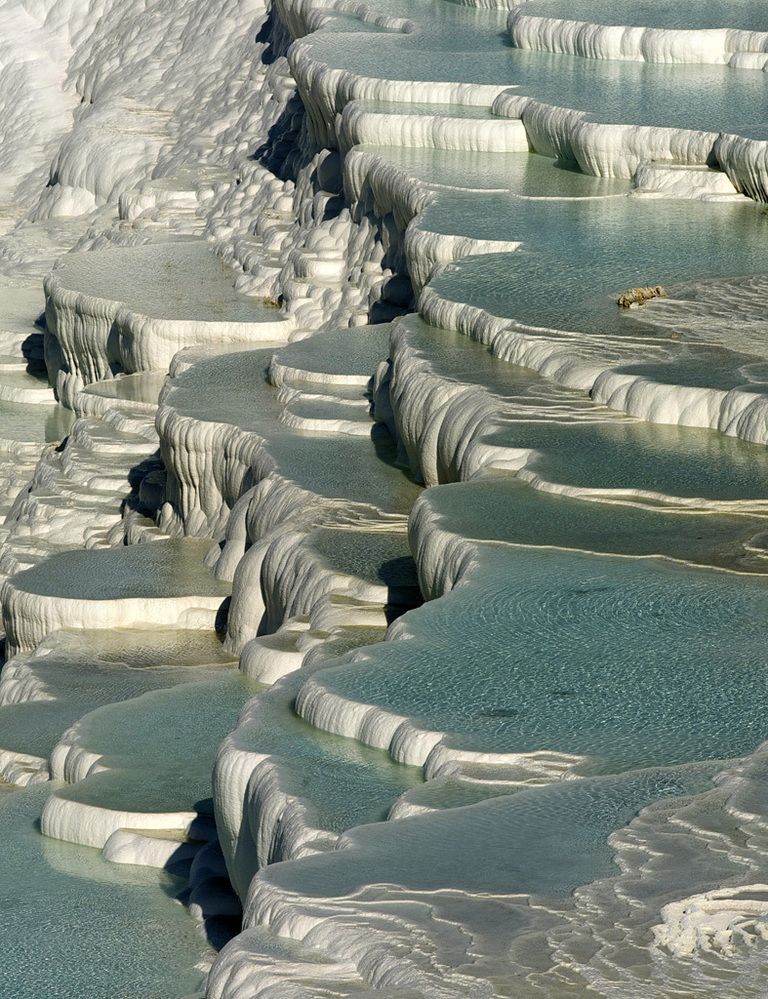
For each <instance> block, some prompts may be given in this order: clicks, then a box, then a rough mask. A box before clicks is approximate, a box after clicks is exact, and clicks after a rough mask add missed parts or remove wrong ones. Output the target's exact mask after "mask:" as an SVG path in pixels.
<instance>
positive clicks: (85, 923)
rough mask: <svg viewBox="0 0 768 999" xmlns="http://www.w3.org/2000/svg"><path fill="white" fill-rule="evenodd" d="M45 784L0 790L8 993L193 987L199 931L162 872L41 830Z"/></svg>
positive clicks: (157, 994) (61, 997) (59, 994)
mask: <svg viewBox="0 0 768 999" xmlns="http://www.w3.org/2000/svg"><path fill="white" fill-rule="evenodd" d="M50 793H51V789H50V788H48V787H46V786H39V787H33V788H30V789H29V790H24V791H14V792H10V793H3V794H0V838H1V839H2V843H3V864H2V869H3V875H2V877H0V908H2V911H3V950H4V955H5V959H4V960H3V962H2V966H1V967H0V993H1V994H2V995H3V996H8V997H9V999H10V997H11V996H13V999H42V997H46V999H47V997H51V999H53V997H56V999H84V997H86V996H87V997H88V999H136V997H137V996H141V997H142V999H181V997H182V996H186V995H188V994H189V993H191V992H193V991H195V990H196V989H199V988H200V987H201V983H202V977H203V976H202V973H201V972H199V971H196V970H195V967H194V966H195V964H196V963H198V962H199V961H200V960H201V959H203V958H204V957H206V956H207V955H206V948H205V946H204V943H203V939H202V937H201V936H200V934H199V932H198V930H197V929H196V927H195V925H194V923H193V922H192V920H191V919H190V918H189V915H188V913H187V912H186V910H185V909H184V908H182V906H181V905H179V904H178V903H177V902H175V901H174V900H173V896H174V895H175V894H176V893H178V892H179V891H180V890H181V888H182V884H181V882H178V881H175V880H174V879H173V878H171V877H170V876H169V875H167V874H165V873H163V872H162V871H155V870H152V869H150V868H145V867H122V866H120V867H118V866H116V865H114V864H107V863H105V861H103V860H102V859H101V856H100V854H99V852H98V851H97V850H91V849H87V848H86V847H80V846H73V845H72V844H69V843H66V844H65V843H58V842H56V841H55V840H49V839H45V838H44V837H42V836H41V835H40V833H39V831H38V828H37V820H38V818H39V815H40V812H41V811H42V808H43V805H44V803H45V801H46V799H47V798H48V796H49V795H50Z"/></svg>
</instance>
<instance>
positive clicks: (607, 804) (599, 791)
mask: <svg viewBox="0 0 768 999" xmlns="http://www.w3.org/2000/svg"><path fill="white" fill-rule="evenodd" d="M714 770H715V768H714V766H711V765H710V766H698V767H690V768H689V767H681V768H679V769H677V770H674V769H661V768H659V769H653V770H646V771H643V772H640V773H638V774H632V775H627V776H624V777H608V778H601V779H591V780H584V781H573V782H570V781H566V782H562V783H559V784H555V785H553V786H550V787H546V788H539V789H536V790H533V791H520V792H518V793H517V794H513V795H510V796H505V797H502V798H496V799H492V800H490V801H484V802H481V803H479V804H476V805H471V806H468V807H465V808H459V809H454V810H452V811H450V812H445V811H438V812H436V813H433V814H431V815H428V816H424V817H422V816H419V817H417V818H412V819H402V820H400V821H398V822H397V823H396V824H395V823H393V824H389V823H384V824H378V825H368V826H364V827H363V828H360V829H356V830H355V831H354V832H353V833H352V834H351V835H350V836H349V837H348V842H347V843H346V844H345V848H343V849H341V850H337V851H335V852H334V853H333V854H325V855H322V856H319V857H313V858H311V859H308V860H303V861H301V862H300V863H294V864H280V865H279V866H277V867H274V868H271V869H269V870H268V871H267V872H265V874H263V875H262V877H264V878H265V879H266V880H267V881H269V882H272V883H273V884H275V885H277V886H278V887H279V888H281V889H283V890H287V891H297V892H299V893H300V894H302V895H310V896H320V897H325V898H329V899H338V898H339V897H342V898H343V897H344V896H347V895H350V894H352V893H353V892H355V891H356V890H358V889H360V888H361V887H362V886H364V885H396V886H398V887H399V888H401V889H403V890H404V891H406V892H408V891H413V892H415V893H422V892H429V891H439V890H441V889H443V890H444V889H446V888H452V889H456V890H458V891H461V892H467V893H478V892H482V893H491V894H492V895H495V896H498V895H513V894H516V893H519V892H525V893H527V894H532V895H538V896H548V897H555V898H558V897H559V898H566V897H567V896H568V895H569V894H570V893H571V892H572V891H573V889H574V888H576V887H577V886H578V885H580V884H583V883H584V882H587V881H592V880H594V879H596V878H599V877H608V876H610V875H612V874H616V873H617V870H616V867H615V866H614V864H613V862H612V856H611V850H610V848H609V847H608V845H607V843H606V839H607V837H608V835H609V833H610V832H612V831H613V830H614V829H616V828H619V827H620V826H622V825H624V824H625V823H626V822H628V821H629V820H630V819H631V818H632V817H633V815H635V813H636V812H637V811H638V810H639V809H640V808H642V807H644V806H645V805H648V804H650V803H651V802H652V801H655V800H658V799H659V798H662V797H674V796H678V795H685V794H690V793H695V792H697V791H703V790H705V789H706V788H707V787H709V786H711V785H710V784H709V777H710V776H711V775H712V773H713V772H714ZM438 844H439V848H436V846H437V845H438ZM369 891H370V889H369ZM374 897H375V896H374ZM435 902H437V900H435ZM467 904H469V900H468V902H467ZM497 918H500V919H503V920H504V921H505V922H506V920H507V919H511V918H514V917H512V915H511V913H506V914H505V913H498V915H497ZM498 931H499V935H500V936H501V935H504V932H505V927H504V925H503V923H501V924H499V926H498Z"/></svg>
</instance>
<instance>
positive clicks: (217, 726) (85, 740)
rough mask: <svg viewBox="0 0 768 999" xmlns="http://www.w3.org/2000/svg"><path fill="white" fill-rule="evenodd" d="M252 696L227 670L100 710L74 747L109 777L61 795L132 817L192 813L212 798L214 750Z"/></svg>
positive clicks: (80, 728) (236, 675)
mask: <svg viewBox="0 0 768 999" xmlns="http://www.w3.org/2000/svg"><path fill="white" fill-rule="evenodd" d="M252 693H253V690H252V689H250V688H249V685H248V684H247V682H246V680H245V678H244V677H243V675H242V674H241V673H239V672H238V671H237V670H225V671H220V672H219V673H218V675H215V676H212V677H210V678H208V679H204V680H200V681H199V682H191V683H184V684H179V685H176V686H174V687H171V688H169V689H165V690H154V691H151V692H149V693H147V694H145V695H144V696H143V697H141V698H139V699H134V700H132V701H124V702H122V703H119V704H110V705H106V706H104V707H100V708H97V709H96V710H95V711H93V712H91V714H89V715H87V716H86V717H85V718H83V720H82V721H81V722H80V724H79V725H78V730H77V744H78V745H79V746H80V747H81V748H83V749H85V750H88V751H89V752H92V753H96V754H99V755H100V756H101V757H103V759H102V762H103V764H104V765H105V766H107V767H108V768H109V772H108V773H99V774H95V775H94V776H92V777H88V778H87V779H86V780H84V781H81V782H80V783H78V784H74V785H72V786H69V787H65V788H62V789H61V790H59V791H58V792H57V794H58V795H59V796H61V797H63V798H67V799H68V800H70V801H80V802H84V803H86V804H90V805H97V806H99V807H101V808H114V809H124V810H125V811H131V812H173V811H188V810H192V809H193V807H194V806H195V805H196V804H197V803H199V802H205V801H206V800H207V799H209V798H210V797H211V772H212V770H213V763H214V759H215V756H216V750H217V748H218V746H219V743H220V742H221V740H222V739H223V738H224V736H225V735H227V733H229V732H231V731H232V729H233V728H234V727H235V725H236V724H237V718H238V715H239V714H240V711H241V709H242V707H243V704H244V703H245V702H246V700H247V699H248V697H249V696H250V695H251V694H252ZM204 810H208V809H207V806H204Z"/></svg>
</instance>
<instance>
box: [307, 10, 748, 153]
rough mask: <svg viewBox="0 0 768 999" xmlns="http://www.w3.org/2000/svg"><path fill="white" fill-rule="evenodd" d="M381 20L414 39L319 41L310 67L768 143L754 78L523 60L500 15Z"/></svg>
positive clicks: (723, 70) (725, 72) (325, 34)
mask: <svg viewBox="0 0 768 999" xmlns="http://www.w3.org/2000/svg"><path fill="white" fill-rule="evenodd" d="M386 12H387V13H391V14H397V15H399V16H405V17H408V18H411V19H412V20H414V21H415V22H416V24H417V30H416V31H414V32H413V33H412V34H407V35H403V34H397V33H385V32H380V33H379V34H378V36H377V38H376V44H375V45H371V39H370V32H369V31H365V32H358V31H357V26H355V29H354V33H350V32H347V33H345V34H343V35H339V34H337V33H336V32H334V31H333V30H331V31H327V30H326V31H321V32H319V33H318V34H317V35H315V36H313V37H312V39H311V42H310V44H311V48H312V50H313V52H314V53H315V57H316V58H317V59H319V60H320V61H322V62H324V63H326V64H328V65H330V66H332V67H334V68H342V67H343V68H345V69H349V70H352V71H353V72H355V73H357V74H359V75H361V76H368V77H375V78H381V79H395V80H423V81H431V80H445V81H451V82H453V81H456V82H472V83H480V84H498V85H503V86H507V87H511V86H514V87H516V88H518V89H519V91H520V93H521V94H524V95H526V96H530V97H534V98H536V99H538V100H540V101H543V102H544V103H548V104H555V105H558V106H560V107H567V108H574V109H578V110H583V111H587V112H591V114H592V116H593V117H594V118H595V119H596V120H598V121H607V122H618V123H625V124H647V125H657V126H669V127H678V128H695V129H702V130H705V131H715V132H717V131H735V132H738V133H740V134H748V135H751V136H754V137H756V138H763V137H765V134H766V119H767V118H768V114H767V112H768V99H767V98H766V94H765V88H764V86H763V81H762V79H761V78H760V74H759V73H755V72H753V71H749V70H746V71H744V70H741V71H740V70H733V69H730V68H728V67H726V66H698V65H690V66H688V65H684V66H667V65H662V64H654V63H630V62H618V61H609V60H601V59H581V58H578V57H573V56H565V55H552V54H549V53H540V52H526V51H521V50H519V49H514V48H512V46H511V44H510V42H509V40H508V36H507V32H506V15H505V13H504V12H502V11H474V10H469V9H466V8H462V7H459V6H452V5H451V4H438V3H437V2H429V0H427V2H421V0H407V2H401V3H398V4H394V5H392V6H391V7H390V9H389V10H387V11H386Z"/></svg>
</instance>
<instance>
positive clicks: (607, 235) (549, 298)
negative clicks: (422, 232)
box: [426, 194, 768, 346]
mask: <svg viewBox="0 0 768 999" xmlns="http://www.w3.org/2000/svg"><path fill="white" fill-rule="evenodd" d="M662 205H663V209H662V208H661V206H662ZM463 210H464V211H467V212H468V210H469V204H468V200H467V199H466V197H465V198H463V199H461V200H449V199H448V198H447V197H446V199H444V200H442V201H441V202H439V203H438V205H437V206H435V208H434V209H430V210H429V211H428V212H427V214H426V224H427V225H428V226H430V225H433V226H435V227H436V228H437V229H438V231H441V230H442V229H443V228H444V227H447V226H449V225H450V226H453V225H454V224H455V223H456V222H458V225H459V228H460V229H461V230H462V231H466V232H467V233H468V234H469V233H470V232H471V234H472V235H473V236H477V237H483V238H495V239H499V238H504V239H515V240H520V241H522V242H523V244H524V246H523V248H521V249H520V250H518V251H517V252H515V253H507V254H492V255H488V256H483V257H467V258H465V259H464V260H462V261H460V262H459V263H457V264H452V265H451V266H449V267H448V268H447V269H446V270H445V271H444V272H443V273H442V274H440V275H439V276H438V277H437V278H436V279H435V280H434V281H433V282H432V286H433V287H434V288H435V289H436V290H437V291H438V292H439V293H440V294H441V295H443V296H445V297H446V298H449V299H451V300H453V301H459V302H466V303H469V304H471V305H477V306H479V307H481V308H483V309H486V310H487V311H489V312H491V313H492V314H494V315H497V316H502V317H509V318H510V319H515V320H517V321H519V322H522V323H525V324H529V325H531V326H535V327H547V328H550V329H556V330H578V331H585V332H589V333H605V334H621V335H632V336H638V335H639V334H640V332H641V328H640V323H639V322H638V318H639V319H640V321H642V315H643V314H642V312H641V311H639V312H636V310H631V309H620V308H619V307H618V306H617V304H616V300H617V298H618V296H619V295H620V294H621V293H622V292H624V291H626V290H627V289H628V288H634V287H637V286H643V285H662V286H664V287H667V286H669V285H674V284H676V283H679V282H685V281H688V280H693V279H694V278H695V279H697V280H703V279H713V278H724V277H733V276H740V275H745V274H750V273H754V272H761V271H762V270H764V268H765V237H766V233H768V216H766V215H765V213H763V212H762V211H761V210H760V208H759V207H758V206H757V205H755V204H752V203H749V202H745V203H736V204H723V203H718V204H709V203H707V204H705V203H702V202H696V201H687V202H686V201H674V200H673V201H664V202H659V201H658V200H656V199H646V198H640V197H627V198H607V199H588V200H585V201H547V200H543V201H534V202H530V201H524V200H521V199H518V198H514V197H511V196H509V195H502V194H497V195H490V196H489V197H488V198H487V200H486V199H485V198H484V210H483V212H482V213H477V212H476V213H475V214H474V216H472V215H470V214H464V215H462V211H463ZM444 213H445V214H444ZM463 218H464V219H466V220H467V221H466V223H463V222H462V219H463ZM451 231H456V230H455V229H452V230H451ZM628 233H631V234H632V235H631V239H628V238H627V234H628ZM630 313H631V314H632V315H630ZM684 321H685V317H684V315H682V316H681V317H680V324H681V325H684ZM717 329H718V328H717V327H716V330H715V332H717ZM653 335H654V336H656V337H659V336H669V335H670V331H669V330H668V329H667V330H665V329H661V328H659V327H654V329H653ZM726 336H727V331H725V330H724V331H723V332H722V333H721V337H722V338H723V340H724V342H723V345H724V346H727V345H728V342H727V340H726V339H725V337H726Z"/></svg>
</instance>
